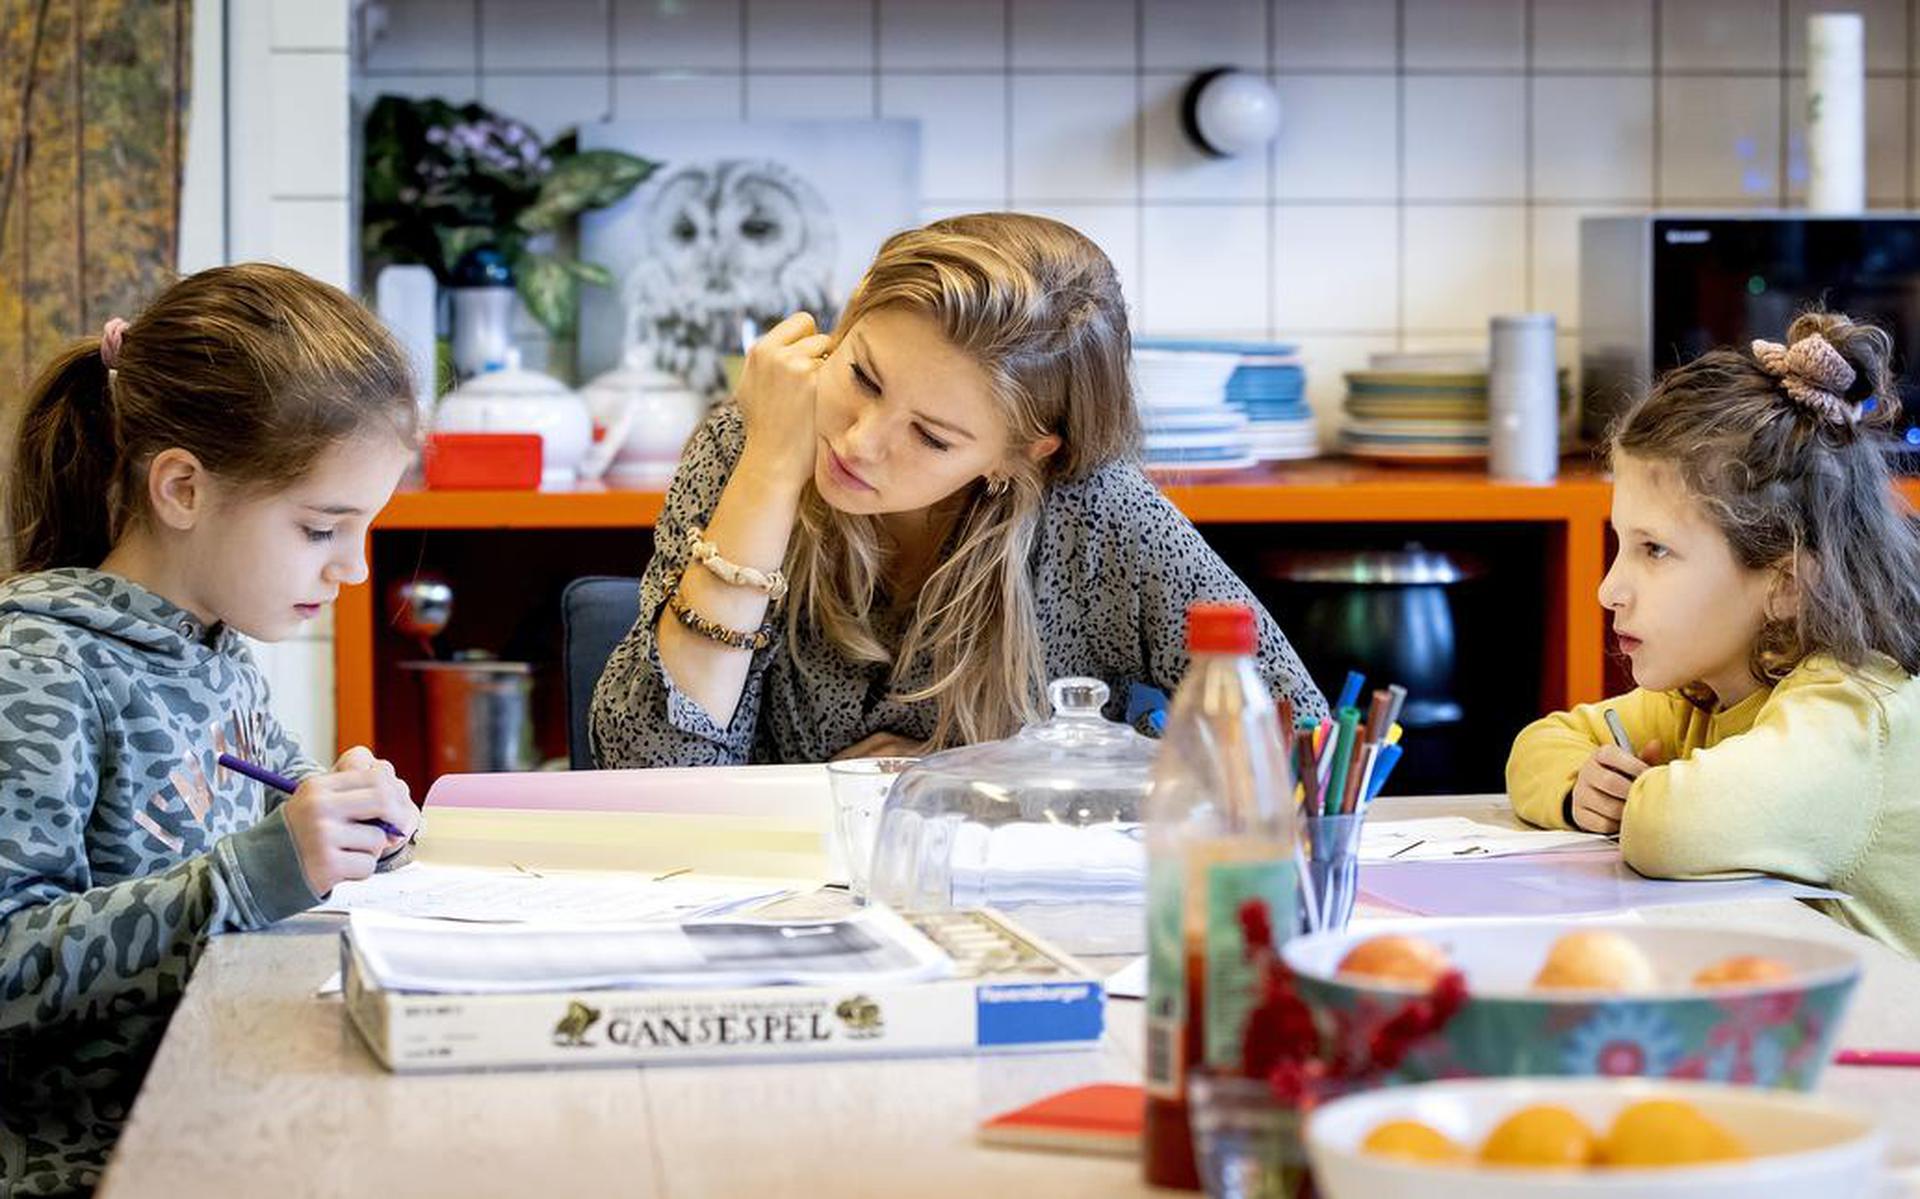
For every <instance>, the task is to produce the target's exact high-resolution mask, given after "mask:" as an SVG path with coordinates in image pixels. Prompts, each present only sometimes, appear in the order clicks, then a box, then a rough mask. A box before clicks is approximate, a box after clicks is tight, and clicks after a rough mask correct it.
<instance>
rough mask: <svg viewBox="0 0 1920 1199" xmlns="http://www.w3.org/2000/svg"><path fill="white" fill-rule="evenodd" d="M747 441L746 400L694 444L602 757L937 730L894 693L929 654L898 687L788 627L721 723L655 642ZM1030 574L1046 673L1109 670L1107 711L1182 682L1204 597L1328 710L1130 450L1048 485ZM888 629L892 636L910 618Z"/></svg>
mask: <svg viewBox="0 0 1920 1199" xmlns="http://www.w3.org/2000/svg"><path fill="white" fill-rule="evenodd" d="M744 442H745V428H744V425H743V424H742V422H741V417H740V412H739V409H738V408H737V407H735V406H733V405H731V404H727V405H722V406H720V407H719V408H716V409H715V410H714V412H713V413H712V414H711V415H710V416H709V417H708V418H707V420H706V422H705V423H704V424H703V425H702V426H701V427H700V429H699V430H698V431H696V432H695V433H694V435H693V438H692V439H691V440H690V441H689V442H688V444H687V448H686V453H685V455H684V457H683V458H682V460H681V464H680V469H679V472H678V473H677V474H676V475H675V476H674V480H673V484H672V486H671V487H670V488H669V489H668V492H667V502H666V508H665V510H664V511H663V512H662V513H661V515H660V520H659V523H658V525H657V526H656V528H655V532H654V554H653V559H652V561H651V562H649V563H648V565H647V570H646V574H645V576H644V577H643V578H642V579H641V581H640V619H639V621H638V622H637V623H635V625H634V626H633V629H632V631H631V632H629V633H628V634H627V636H626V638H625V640H623V641H622V642H621V643H620V645H619V646H618V647H617V648H616V649H615V650H614V652H613V655H612V657H611V658H609V659H608V662H607V665H606V669H605V670H604V671H603V672H602V674H601V676H600V682H599V685H598V686H597V687H596V688H595V690H594V696H593V708H592V712H591V715H590V717H589V721H590V729H591V734H592V738H593V745H594V753H595V756H596V758H597V760H598V762H599V764H600V765H601V766H603V767H607V768H615V767H643V766H713V765H737V764H741V763H748V762H755V763H762V762H824V761H826V760H828V759H830V758H831V757H833V756H834V755H835V754H837V753H839V752H840V751H842V750H844V749H846V748H847V747H848V746H850V745H853V744H855V743H857V742H859V741H861V740H863V739H864V738H866V737H868V736H870V735H872V734H874V733H883V732H884V733H894V734H896V735H898V736H901V737H904V738H906V739H908V740H911V741H925V740H927V739H928V738H929V737H930V736H931V735H932V733H933V726H934V703H933V701H931V700H924V701H921V702H919V703H903V702H901V701H900V700H899V699H897V698H895V694H894V693H895V691H896V690H899V691H909V690H912V689H913V688H914V687H915V686H917V685H919V684H920V683H922V682H924V681H925V680H926V679H927V678H928V676H929V670H930V666H929V663H927V662H925V661H919V662H915V663H912V664H911V666H910V668H909V670H908V671H907V672H906V675H905V679H904V683H905V685H904V686H901V687H895V686H891V685H890V683H889V674H890V670H891V668H890V667H889V666H887V665H883V664H877V663H864V662H855V661H852V660H850V659H848V658H847V657H846V656H845V655H844V654H843V653H841V652H840V650H839V649H838V648H837V647H835V646H834V645H833V644H831V643H830V642H829V641H827V639H826V638H824V637H822V636H818V635H813V636H803V637H802V638H800V639H799V641H798V642H797V643H790V642H789V640H788V639H787V638H786V637H785V636H784V635H783V636H780V637H776V638H775V640H774V643H773V644H772V645H770V646H768V647H767V648H765V649H762V650H759V651H757V652H755V653H754V657H753V663H752V667H751V670H750V671H749V673H748V676H747V681H746V684H745V686H744V688H743V689H742V691H741V695H740V702H739V704H738V705H737V706H736V708H735V709H734V713H733V718H732V719H731V720H730V721H729V722H728V723H727V724H726V725H725V726H722V725H720V724H718V723H717V722H715V721H714V720H713V719H712V718H711V717H709V716H708V715H707V713H706V712H705V711H704V710H702V709H701V707H700V706H699V705H698V704H696V703H695V702H694V701H693V700H692V699H690V698H689V697H688V696H687V695H686V694H685V693H684V692H682V691H681V690H680V689H679V688H678V687H676V686H675V685H674V683H673V680H672V679H671V678H669V677H668V675H667V672H666V670H665V669H664V668H663V667H662V665H661V663H660V657H659V654H658V652H657V649H656V646H655V627H656V625H657V623H658V621H659V618H660V612H661V609H662V608H663V607H664V606H665V604H666V600H667V595H666V588H667V586H668V585H669V583H670V580H671V579H672V578H673V576H674V575H675V574H677V573H678V572H679V571H681V570H682V569H684V568H685V566H686V565H687V550H686V533H687V529H688V528H689V527H690V526H694V525H705V524H706V523H707V518H708V517H709V516H710V515H711V514H712V512H713V509H714V506H715V505H716V504H717V503H718V502H719V499H720V492H721V490H722V489H723V488H724V487H725V486H726V482H727V478H728V476H729V475H730V474H731V473H732V471H733V467H734V463H735V462H736V461H737V460H738V459H739V456H740V450H741V447H742V445H743V444H744ZM1032 571H1033V581H1034V598H1035V607H1036V614H1037V617H1038V620H1039V623H1040V638H1041V642H1042V644H1043V646H1044V647H1045V657H1046V670H1047V677H1048V678H1055V679H1057V678H1064V677H1067V676H1071V675H1080V676H1089V677H1092V678H1097V679H1101V680H1103V681H1105V682H1106V684H1107V686H1108V688H1109V689H1110V694H1109V698H1108V704H1107V712H1106V714H1107V716H1108V717H1109V718H1111V719H1119V718H1121V717H1122V716H1123V715H1124V714H1125V711H1126V708H1127V702H1128V697H1129V694H1130V692H1131V688H1132V685H1133V684H1136V683H1137V684H1142V685H1144V686H1147V687H1153V688H1157V689H1159V690H1161V691H1165V692H1168V693H1171V691H1172V690H1173V688H1174V686H1175V685H1176V684H1178V683H1179V681H1180V678H1181V676H1182V675H1183V674H1185V673H1186V669H1187V661H1188V659H1187V653H1186V645H1185V630H1186V609H1187V605H1188V604H1190V603H1192V602H1194V601H1196V600H1216V601H1235V602H1239V603H1245V604H1249V605H1251V606H1252V607H1253V608H1254V610H1255V612H1256V613H1257V614H1258V618H1259V625H1260V644H1259V653H1258V667H1259V671H1260V674H1261V676H1262V677H1263V678H1264V679H1265V680H1266V683H1267V686H1268V687H1269V689H1271V690H1272V692H1273V693H1274V695H1275V696H1276V697H1278V696H1281V695H1285V696H1290V697H1291V698H1292V700H1293V704H1294V708H1295V710H1296V711H1297V712H1298V713H1299V714H1300V715H1303V716H1313V717H1316V718H1318V717H1320V716H1322V715H1325V713H1326V710H1327V706H1326V700H1325V699H1324V698H1323V697H1322V696H1321V694H1320V692H1319V691H1318V690H1317V689H1316V688H1315V687H1314V684H1313V681H1312V679H1311V678H1309V677H1308V675H1307V671H1306V668H1305V667H1303V666H1302V665H1301V663H1300V659H1299V657H1298V656H1297V655H1296V654H1295V653H1294V651H1293V647H1292V646H1290V645H1289V644H1287V639H1286V638H1285V637H1284V636H1283V635H1282V634H1281V632H1280V630H1279V628H1278V627H1277V626H1276V625H1275V624H1274V622H1273V619H1272V617H1270V616H1269V615H1268V614H1267V612H1266V610H1265V609H1264V608H1262V607H1261V606H1260V604H1259V601H1257V600H1256V599H1255V598H1254V597H1253V594H1252V593H1251V592H1250V591H1249V590H1248V589H1247V587H1246V585H1245V584H1244V583H1242V582H1241V581H1240V580H1239V579H1238V578H1237V577H1235V575H1234V573H1233V572H1232V571H1231V570H1230V569H1228V568H1227V565H1226V564H1225V563H1224V562H1222V561H1221V560H1220V558H1219V556H1218V555H1216V554H1215V553H1214V552H1213V550H1212V549H1211V548H1210V547H1209V546H1208V545H1207V543H1206V542H1205V541H1204V540H1203V539H1202V538H1201V536H1200V533H1199V531H1198V530H1197V529H1195V528H1194V527H1193V525H1192V523H1191V522H1189V521H1188V520H1187V518H1186V517H1185V516H1183V515H1181V514H1180V512H1179V511H1178V510H1177V509H1176V508H1174V506H1173V505H1172V504H1171V503H1169V502H1168V501H1167V499H1166V497H1164V496H1162V495H1161V494H1160V492H1159V491H1158V490H1157V489H1156V488H1155V487H1154V485H1153V483H1152V482H1151V481H1150V480H1149V479H1148V478H1147V477H1146V475H1144V474H1143V473H1141V471H1140V469H1139V467H1138V466H1136V465H1135V464H1133V463H1131V462H1115V463H1112V464H1109V465H1107V466H1105V467H1102V468H1100V469H1099V470H1096V471H1094V472H1093V473H1092V474H1090V475H1089V476H1087V477H1086V478H1084V479H1081V480H1079V481H1076V482H1071V483H1064V484H1060V485H1057V486H1055V487H1053V488H1052V489H1051V490H1050V492H1049V494H1048V495H1047V497H1046V501H1045V515H1044V518H1043V521H1042V530H1041V534H1040V537H1039V539H1038V544H1037V546H1036V549H1035V552H1034V555H1033V560H1032ZM777 627H778V626H777ZM878 631H879V632H881V634H882V635H883V636H889V637H891V638H892V639H894V640H896V641H897V639H898V637H899V636H900V634H901V633H902V632H903V631H904V626H903V625H901V626H896V627H892V628H888V627H884V626H883V627H882V628H880V629H879V630H878Z"/></svg>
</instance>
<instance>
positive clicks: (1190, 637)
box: [1187, 604, 1260, 654]
mask: <svg viewBox="0 0 1920 1199" xmlns="http://www.w3.org/2000/svg"><path fill="white" fill-rule="evenodd" d="M1259 642H1260V625H1259V622H1258V621H1256V620H1255V619H1254V618H1253V609H1252V608H1249V607H1247V606H1246V605H1245V604H1189V605H1187V652H1188V653H1190V654H1250V653H1252V652H1253V650H1254V647H1255V646H1256V645H1258V644H1259Z"/></svg>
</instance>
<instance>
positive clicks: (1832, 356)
mask: <svg viewBox="0 0 1920 1199" xmlns="http://www.w3.org/2000/svg"><path fill="white" fill-rule="evenodd" d="M1753 357H1754V361H1756V362H1758V363H1759V364H1760V369H1761V370H1763V371H1765V372H1767V373H1768V374H1769V375H1772V376H1773V377H1774V378H1776V379H1778V380H1780V388H1781V390H1782V391H1785V392H1786V393H1787V398H1788V399H1790V400H1792V401H1793V402H1794V403H1796V404H1798V405H1800V406H1801V407H1802V408H1805V409H1806V410H1807V411H1809V412H1811V413H1813V414H1814V415H1815V416H1817V417H1819V418H1820V419H1821V420H1823V421H1826V422H1827V423H1828V424H1833V425H1855V424H1858V423H1859V422H1860V415H1861V408H1860V405H1858V404H1849V403H1847V401H1846V399H1845V396H1846V391H1847V388H1849V387H1852V386H1853V381H1854V379H1855V378H1857V377H1858V376H1857V375H1856V374H1855V372H1854V369H1853V365H1852V364H1851V363H1849V362H1848V361H1847V360H1846V359H1845V358H1843V357H1841V355H1840V351H1839V350H1836V349H1834V348H1833V343H1832V342H1830V341H1828V340H1827V339H1826V338H1825V337H1823V336H1821V335H1820V334H1818V333H1810V334H1808V335H1807V336H1805V337H1803V338H1801V339H1800V340H1799V341H1796V342H1794V343H1793V344H1792V345H1790V346H1783V345H1781V344H1780V343H1779V342H1777V341H1761V340H1756V341H1755V342H1754V343H1753Z"/></svg>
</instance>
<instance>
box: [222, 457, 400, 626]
mask: <svg viewBox="0 0 1920 1199" xmlns="http://www.w3.org/2000/svg"><path fill="white" fill-rule="evenodd" d="M411 459H412V451H411V450H410V449H409V448H408V447H407V446H406V445H405V444H404V443H403V442H401V441H400V439H399V438H397V437H393V436H390V435H387V434H385V433H379V434H370V435H366V436H361V437H355V438H351V439H349V440H347V441H343V442H340V443H338V444H336V445H333V446H330V447H328V449H327V450H326V451H324V452H323V453H322V454H321V455H320V457H319V459H318V460H317V461H315V463H314V465H313V469H312V470H311V471H309V472H308V473H307V475H306V477H305V478H303V479H301V480H300V481H299V482H297V483H295V484H294V485H293V486H291V487H288V488H286V489H285V490H282V491H277V492H269V493H264V494H263V493H260V492H257V491H248V492H236V491H234V490H232V489H230V488H226V487H223V486H221V485H220V484H218V483H217V482H216V483H214V484H213V486H212V488H211V495H210V497H209V511H208V515H209V517H210V519H208V520H207V521H205V522H204V523H201V524H197V525H196V527H195V528H194V530H193V532H192V534H191V535H190V536H189V538H188V552H189V553H190V554H191V555H192V557H193V558H194V561H193V563H192V573H191V575H190V576H189V578H190V579H191V580H192V581H191V583H190V584H189V585H190V586H192V587H193V588H194V591H195V597H194V598H195V599H196V601H197V602H196V603H194V604H191V605H189V606H190V607H192V608H193V609H195V610H197V611H199V612H200V614H201V615H202V616H204V617H210V618H212V619H214V620H218V621H224V622H225V623H227V624H229V625H232V626H233V627H234V628H236V629H238V630H240V631H241V632H243V633H245V634H247V635H248V636H250V637H254V638H257V639H259V640H261V641H279V640H282V639H283V638H286V637H289V636H291V635H292V634H294V633H295V632H297V631H298V630H299V628H300V626H302V625H303V624H305V623H306V622H308V621H310V620H312V619H313V618H314V617H316V616H318V615H319V614H320V610H321V609H322V608H324V607H325V606H326V605H328V604H330V603H332V602H333V601H334V598H335V597H336V596H338V595H339V594H340V588H342V587H344V586H349V585H351V584H354V583H359V582H362V581H364V580H365V579H366V577H367V558H366V543H367V527H368V526H369V525H371V524H372V523H373V518H374V515H375V514H376V513H378V512H379V511H380V509H381V508H383V507H385V506H386V503H387V500H388V499H389V498H391V497H392V495H393V489H394V488H395V487H396V486H397V485H398V484H399V482H400V476H401V475H402V474H403V473H405V471H406V469H407V465H408V463H409V461H411Z"/></svg>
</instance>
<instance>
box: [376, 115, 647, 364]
mask: <svg viewBox="0 0 1920 1199" xmlns="http://www.w3.org/2000/svg"><path fill="white" fill-rule="evenodd" d="M657 165H658V164H657V163H654V162H651V161H649V160H647V159H644V158H639V157H636V156H635V155H632V154H626V153H622V152H620V151H618V150H582V149H580V148H579V139H578V137H577V135H575V134H573V133H568V134H566V135H564V136H562V137H559V138H557V139H555V140H554V141H552V142H550V143H545V144H543V143H542V142H541V141H540V138H539V136H538V135H536V134H535V133H534V132H533V130H532V129H531V128H529V127H528V126H527V125H526V124H525V123H524V122H522V121H517V120H515V119H513V118H512V117H508V116H504V115H502V114H500V113H496V112H493V111H492V110H490V109H488V108H486V107H484V106H482V105H479V104H466V105H458V106H456V105H453V104H449V103H447V102H446V101H445V100H440V99H413V98H410V97H405V96H391V95H388V96H381V97H380V98H379V99H378V100H377V101H375V103H374V105H373V109H372V111H371V112H369V113H368V114H367V124H366V162H365V171H364V204H363V208H362V218H361V219H362V228H361V245H362V249H363V251H364V253H365V256H366V259H367V262H368V264H369V266H370V267H378V266H382V265H386V264H389V263H421V264H424V265H426V266H428V267H430V268H432V270H433V273H434V277H435V278H436V279H437V280H438V281H439V283H440V285H441V286H442V287H450V288H461V287H473V288H485V287H493V288H496V289H497V288H503V287H505V286H508V285H511V286H512V287H513V288H514V289H515V290H516V291H517V292H518V294H519V296H520V298H521V299H522V300H523V301H525V303H526V305H527V310H528V311H529V312H530V313H532V314H533V317H534V319H535V320H537V321H539V322H540V324H541V326H542V327H543V328H545V329H546V330H547V332H548V333H549V334H551V335H552V336H554V337H565V336H568V335H569V334H571V332H572V331H573V327H574V323H575V321H576V319H577V317H578V313H579V307H580V304H579V300H580V286H581V284H583V283H591V284H596V285H599V286H603V287H604V286H607V285H608V284H610V283H611V282H612V281H613V280H612V277H611V275H609V273H608V272H607V270H606V268H605V267H602V266H599V265H597V264H595V263H591V262H582V261H580V260H578V259H577V258H574V257H571V256H570V255H567V254H563V253H559V252H557V251H555V250H554V249H552V248H551V243H552V241H553V237H552V235H553V234H555V233H557V232H559V231H561V230H562V229H563V228H564V227H565V226H566V225H567V223H568V222H569V221H571V220H572V219H573V218H574V217H576V216H578V215H579V214H580V213H582V212H584V211H586V210H588V209H591V208H603V207H605V206H606V205H608V204H612V203H615V202H616V201H618V200H621V199H623V198H624V197H625V196H626V195H627V194H628V193H630V192H632V191H633V189H634V188H635V187H637V186H638V185H639V184H640V183H641V182H642V181H643V180H645V179H646V178H647V176H648V175H650V174H652V173H653V170H654V168H655V167H656V166H657Z"/></svg>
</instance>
